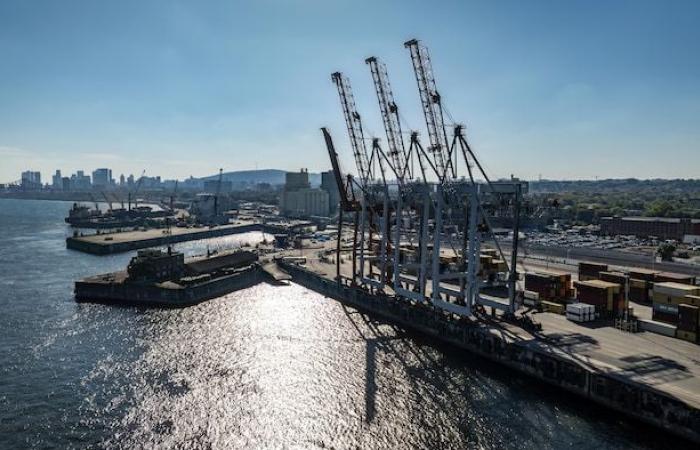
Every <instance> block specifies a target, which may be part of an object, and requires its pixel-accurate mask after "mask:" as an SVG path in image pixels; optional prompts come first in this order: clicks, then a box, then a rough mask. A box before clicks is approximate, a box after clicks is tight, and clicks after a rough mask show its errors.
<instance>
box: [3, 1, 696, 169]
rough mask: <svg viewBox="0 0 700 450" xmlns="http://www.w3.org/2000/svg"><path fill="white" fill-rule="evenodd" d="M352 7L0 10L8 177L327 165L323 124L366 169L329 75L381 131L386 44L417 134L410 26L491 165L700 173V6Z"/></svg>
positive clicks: (10, 5)
mask: <svg viewBox="0 0 700 450" xmlns="http://www.w3.org/2000/svg"><path fill="white" fill-rule="evenodd" d="M354 5H355V3H345V2H340V3H334V4H331V5H327V4H323V8H319V7H318V5H317V4H315V3H314V2H309V3H304V4H302V5H290V4H286V3H278V2H262V3H259V4H255V5H240V4H237V3H231V2H213V3H210V4H208V5H207V6H206V7H205V6H194V5H188V4H186V3H180V2H175V3H172V2H166V3H161V2H152V3H151V2H149V3H141V2H137V3H130V2H123V3H119V4H112V5H92V4H90V3H85V4H80V5H78V4H72V6H71V5H57V4H53V3H51V2H32V3H31V4H21V3H20V2H4V3H3V4H2V5H0V51H1V52H2V55H3V61H4V64H3V65H2V68H1V69H0V86H1V87H0V96H1V97H2V99H3V101H2V102H0V158H2V161H3V164H2V166H0V182H9V181H14V180H17V174H19V173H20V172H21V171H23V170H27V169H28V168H30V167H31V168H33V170H38V171H40V172H43V173H46V174H49V173H51V172H52V171H53V170H54V169H55V168H56V167H61V168H62V170H66V171H68V172H74V171H76V170H78V169H80V168H81V167H86V166H89V167H104V166H109V167H111V168H112V170H113V171H114V172H115V173H136V174H139V173H141V171H142V170H143V169H146V171H147V172H148V173H158V174H160V175H162V176H163V177H164V178H178V179H183V178H186V177H188V176H190V175H193V176H195V177H201V176H207V175H212V174H215V173H216V170H217V169H218V168H219V167H224V168H225V170H227V171H235V170H246V169H255V168H258V167H259V168H279V169H283V170H290V171H291V170H297V169H298V168H299V167H302V166H303V167H309V169H310V170H311V171H314V172H320V171H322V170H326V169H328V167H327V164H326V162H325V161H326V153H325V152H326V151H325V147H324V144H323V139H322V136H321V135H320V132H319V131H318V129H319V127H321V126H328V127H329V128H330V129H331V131H332V133H333V135H334V138H335V140H336V142H337V146H338V150H339V152H340V153H341V161H342V163H343V165H344V169H345V170H348V171H350V172H354V164H353V162H352V157H351V152H350V149H349V144H348V139H347V136H346V134H345V126H344V124H343V122H342V115H341V111H340V106H339V105H338V101H337V96H336V93H335V91H334V87H333V85H332V83H331V82H330V73H331V72H333V71H334V70H342V71H343V72H344V73H346V74H347V75H348V76H350V78H351V80H352V82H353V87H354V90H355V95H356V99H357V103H358V108H359V110H360V112H361V114H362V115H363V118H364V120H365V124H366V127H367V131H368V134H369V135H374V136H377V137H380V138H383V132H382V126H381V121H380V119H379V114H378V107H377V105H376V98H375V96H374V92H373V88H372V85H371V79H370V76H369V71H368V69H367V67H366V65H365V64H364V58H365V57H367V56H370V55H376V56H379V57H380V58H382V59H383V60H384V61H385V62H386V63H387V65H388V69H389V76H390V78H391V81H392V86H393V88H394V94H395V96H396V99H397V102H398V103H399V106H400V107H401V111H402V115H403V116H404V117H405V120H406V122H407V125H409V126H410V127H412V128H416V129H418V130H419V131H420V132H421V134H422V135H424V136H425V125H424V123H423V121H422V119H421V113H420V108H419V103H418V92H417V89H416V86H415V80H414V79H413V75H412V73H411V69H410V60H409V56H408V53H407V51H406V50H405V49H404V48H403V45H402V43H403V42H404V41H405V40H406V39H409V38H412V37H417V38H420V39H422V40H424V42H425V43H426V44H427V45H428V46H429V47H430V49H431V54H432V57H433V65H434V68H435V73H436V78H437V83H438V89H439V91H440V92H441V94H442V96H443V98H444V101H445V105H446V106H447V107H448V108H449V112H450V113H451V115H452V116H453V117H454V118H455V120H456V121H458V122H463V123H465V124H466V125H467V137H468V139H469V140H470V143H471V144H472V146H473V147H474V149H475V150H476V152H477V153H478V155H479V157H480V159H481V161H482V162H483V163H484V164H485V166H486V168H487V170H488V171H489V173H490V174H492V175H493V176H494V177H507V176H508V175H510V174H511V173H512V174H514V175H515V176H519V177H521V178H523V179H536V178H538V177H539V176H540V175H541V176H542V177H543V178H548V179H593V178H595V177H599V178H627V177H637V178H657V177H658V178H691V177H697V176H698V175H697V174H698V173H700V157H699V156H698V155H699V154H700V151H698V150H699V149H698V144H697V143H698V142H700V131H698V130H697V128H696V126H695V121H696V118H697V117H698V116H700V91H699V90H698V80H699V79H700V62H698V58H697V57H696V55H697V50H698V49H697V46H698V45H697V43H698V42H700V31H698V29H697V27H696V26H695V25H694V24H695V23H696V21H697V18H698V17H699V16H700V14H699V12H700V5H698V4H697V3H695V2H675V3H674V4H673V5H671V6H668V5H661V4H658V3H655V2H621V1H618V2H612V3H606V4H605V6H595V5H591V4H590V3H588V2H574V3H567V4H566V5H558V4H550V3H538V4H534V5H529V4H528V5H523V4H519V3H517V2H512V3H509V7H508V8H503V9H500V8H499V7H497V6H493V5H489V4H487V3H484V2H469V3H468V4H462V3H461V2H459V3H455V2H443V3H442V7H441V8H435V9H431V10H430V11H426V10H425V6H424V5H423V4H422V3H420V2H401V3H394V2H390V3H386V4H382V5H372V4H370V3H364V4H361V5H358V6H354ZM273 7H274V8H275V10H276V11H277V12H278V14H274V15H269V14H267V11H268V9H269V8H273ZM603 12H604V14H603ZM48 17H51V20H47V18H48ZM289 17H298V20H294V21H290V20H289V19H288V18H289ZM339 19H340V22H343V23H353V24H354V28H353V27H349V26H347V27H344V26H338V24H339V23H340V22H339V21H338V20H339ZM399 24H400V25H399ZM47 34H50V35H51V36H52V39H49V40H47V39H46V38H45V37H46V36H47ZM88 36H89V39H86V37H88ZM603 49H605V51H602V50H603Z"/></svg>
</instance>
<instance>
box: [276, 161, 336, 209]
mask: <svg viewBox="0 0 700 450" xmlns="http://www.w3.org/2000/svg"><path fill="white" fill-rule="evenodd" d="M329 197H330V196H329V193H328V192H327V191H325V190H324V189H318V188H312V187H311V183H309V171H308V170H307V169H301V170H300V171H299V172H287V173H286V175H285V183H284V189H283V191H282V195H281V197H280V211H281V212H282V214H284V215H286V216H292V217H308V216H322V217H327V216H328V215H329V213H330V209H329Z"/></svg>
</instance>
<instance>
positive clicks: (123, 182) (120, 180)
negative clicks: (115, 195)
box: [119, 174, 126, 186]
mask: <svg viewBox="0 0 700 450" xmlns="http://www.w3.org/2000/svg"><path fill="white" fill-rule="evenodd" d="M125 184H126V179H125V178H124V174H121V175H120V176H119V186H124V185H125Z"/></svg>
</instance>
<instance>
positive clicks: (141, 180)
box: [129, 169, 146, 211]
mask: <svg viewBox="0 0 700 450" xmlns="http://www.w3.org/2000/svg"><path fill="white" fill-rule="evenodd" d="M145 175H146V169H143V172H141V176H140V177H139V181H137V182H136V189H134V204H135V205H136V206H135V207H136V208H138V206H139V199H138V198H137V197H136V195H137V194H138V193H139V189H140V188H141V183H143V177H144V176H145ZM129 211H131V192H129Z"/></svg>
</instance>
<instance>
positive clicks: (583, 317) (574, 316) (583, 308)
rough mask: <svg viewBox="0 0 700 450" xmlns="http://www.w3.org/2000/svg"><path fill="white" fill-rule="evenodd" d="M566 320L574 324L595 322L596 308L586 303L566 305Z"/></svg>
mask: <svg viewBox="0 0 700 450" xmlns="http://www.w3.org/2000/svg"><path fill="white" fill-rule="evenodd" d="M566 318H567V319H569V320H571V321H573V322H590V321H592V320H595V306H593V305H588V304H586V303H571V304H568V305H566Z"/></svg>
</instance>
